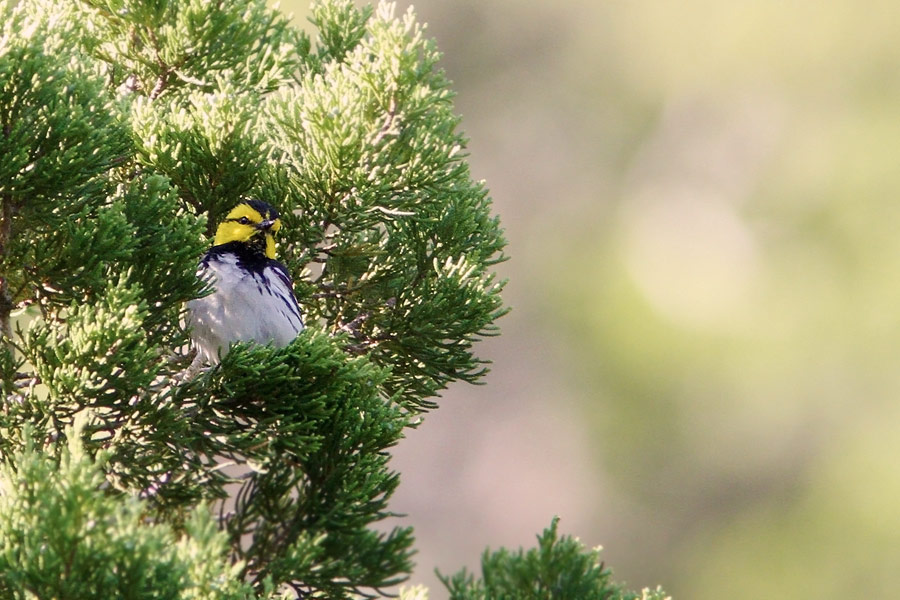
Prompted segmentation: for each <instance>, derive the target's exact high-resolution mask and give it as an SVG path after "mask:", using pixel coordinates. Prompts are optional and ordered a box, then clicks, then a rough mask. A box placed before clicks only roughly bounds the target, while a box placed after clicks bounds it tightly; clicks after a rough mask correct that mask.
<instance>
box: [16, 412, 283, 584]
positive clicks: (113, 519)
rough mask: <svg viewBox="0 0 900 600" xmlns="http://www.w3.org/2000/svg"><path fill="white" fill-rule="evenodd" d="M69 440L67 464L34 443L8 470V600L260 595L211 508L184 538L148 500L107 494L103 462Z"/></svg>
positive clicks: (195, 516) (195, 515)
mask: <svg viewBox="0 0 900 600" xmlns="http://www.w3.org/2000/svg"><path fill="white" fill-rule="evenodd" d="M82 420H84V419H82ZM69 438H70V440H72V441H70V442H69V444H68V447H64V448H62V450H61V452H60V457H59V459H58V460H57V459H54V458H51V456H50V455H48V454H45V453H44V452H43V450H44V449H42V448H40V447H39V446H37V445H35V444H34V442H32V441H31V439H30V438H26V444H25V446H24V448H23V449H22V450H21V451H18V452H16V453H14V454H12V455H7V456H6V457H5V460H4V463H3V465H2V467H0V491H2V493H0V595H2V597H3V598H10V599H23V600H24V599H26V598H84V599H88V598H123V599H151V598H171V599H176V598H177V599H184V600H189V599H190V600H213V599H216V600H225V599H229V600H230V599H234V600H237V599H240V598H252V597H256V596H254V595H253V593H252V588H251V587H250V586H249V585H248V584H246V583H244V582H243V581H242V580H241V578H240V563H238V564H235V565H228V564H227V563H226V562H225V561H224V557H225V555H226V553H227V551H228V544H227V538H226V536H225V535H224V534H223V533H222V532H220V531H218V530H217V528H216V526H215V523H214V521H213V520H212V518H211V516H210V514H209V512H208V511H207V510H205V508H204V507H202V506H201V507H199V508H198V509H197V510H195V511H193V512H192V515H191V517H190V518H189V519H188V520H187V521H186V523H185V527H184V529H183V530H182V531H176V530H175V529H173V528H172V527H171V526H169V525H167V524H165V523H156V524H151V523H147V522H146V521H145V507H144V506H143V505H142V503H141V502H139V501H138V500H136V499H135V498H132V497H128V496H125V497H119V496H117V495H114V494H111V493H109V492H108V491H104V489H103V488H104V487H105V478H104V475H103V471H102V470H101V468H99V467H100V465H99V464H95V463H94V461H93V460H92V459H91V458H90V456H89V455H88V454H87V453H85V452H84V450H83V448H82V447H81V444H80V443H79V442H78V441H77V440H78V436H72V435H71V431H70V432H69ZM98 460H99V461H102V460H103V458H102V456H101V457H99V459H98ZM264 593H265V595H266V596H267V597H274V595H272V593H271V589H268V590H265V591H264Z"/></svg>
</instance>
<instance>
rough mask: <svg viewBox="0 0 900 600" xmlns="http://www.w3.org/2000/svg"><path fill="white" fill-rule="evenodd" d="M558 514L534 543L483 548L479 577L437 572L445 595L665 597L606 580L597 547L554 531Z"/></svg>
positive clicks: (509, 599) (487, 598)
mask: <svg viewBox="0 0 900 600" xmlns="http://www.w3.org/2000/svg"><path fill="white" fill-rule="evenodd" d="M558 524H559V519H558V518H554V519H553V522H552V523H551V524H550V527H549V528H547V529H545V530H544V532H543V534H541V535H539V536H538V545H537V547H536V548H532V549H529V550H527V551H525V550H522V549H521V548H520V549H519V550H518V551H517V552H510V551H509V550H506V549H501V550H498V551H496V552H490V551H485V553H484V556H482V558H481V573H482V577H481V579H476V578H475V577H474V576H473V575H471V574H469V573H467V572H466V571H465V569H464V570H462V571H460V572H459V573H457V574H456V575H453V576H451V577H441V581H442V582H443V583H444V585H446V586H447V589H448V590H449V592H450V600H493V599H500V598H503V599H504V600H544V599H550V598H552V599H553V600H666V599H667V598H668V597H667V596H666V595H665V593H664V592H663V591H662V590H659V589H657V590H647V589H645V590H643V591H642V592H641V593H635V592H629V591H626V590H624V589H623V588H622V587H621V586H618V585H616V584H614V583H612V581H611V580H610V576H611V574H612V573H611V571H610V570H609V569H606V568H604V566H603V563H602V562H600V560H599V554H600V549H599V548H595V549H593V550H589V549H586V548H585V547H584V546H583V545H582V544H581V542H579V541H578V540H577V539H574V538H571V537H569V536H562V537H560V536H559V534H558V532H557V526H558Z"/></svg>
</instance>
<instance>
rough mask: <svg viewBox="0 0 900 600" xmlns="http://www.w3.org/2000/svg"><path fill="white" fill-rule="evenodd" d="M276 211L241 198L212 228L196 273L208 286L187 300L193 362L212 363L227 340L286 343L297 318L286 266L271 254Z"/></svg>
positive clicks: (295, 331) (292, 335)
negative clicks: (210, 241)
mask: <svg viewBox="0 0 900 600" xmlns="http://www.w3.org/2000/svg"><path fill="white" fill-rule="evenodd" d="M280 228H281V219H280V218H279V215H278V211H276V210H275V209H274V208H273V207H272V206H270V205H268V204H266V203H265V202H262V201H260V200H255V199H251V200H245V201H243V202H241V203H240V204H238V205H237V206H236V207H235V208H233V209H232V210H231V212H229V213H228V215H227V216H226V217H225V220H224V221H222V223H220V224H219V227H218V228H217V229H216V237H215V240H214V241H213V246H212V247H211V248H210V249H209V251H208V252H207V253H206V254H205V255H204V256H203V258H202V259H201V260H200V266H199V268H198V270H197V275H198V277H200V278H201V279H203V280H204V281H206V282H208V283H209V284H210V285H211V286H212V288H213V292H212V293H211V294H209V295H207V296H204V297H203V298H197V299H195V300H191V301H190V302H188V304H187V308H188V316H187V324H188V326H189V327H190V328H191V341H192V343H193V345H194V347H195V348H196V349H197V356H196V358H195V359H194V363H195V365H197V364H200V363H208V364H217V363H218V362H219V359H220V357H221V356H224V354H225V353H227V352H228V348H229V345H230V344H231V343H232V342H257V343H259V344H273V345H275V346H278V347H283V346H287V345H288V344H289V343H290V342H291V341H292V340H293V339H294V338H295V337H297V334H298V333H300V331H301V330H302V329H303V318H302V315H301V312H300V306H299V305H298V304H297V298H296V297H295V296H294V288H293V283H292V281H291V277H290V275H289V274H288V272H287V269H286V268H285V267H284V265H283V264H281V263H280V262H278V261H277V260H275V234H276V233H277V232H278V230H279V229H280Z"/></svg>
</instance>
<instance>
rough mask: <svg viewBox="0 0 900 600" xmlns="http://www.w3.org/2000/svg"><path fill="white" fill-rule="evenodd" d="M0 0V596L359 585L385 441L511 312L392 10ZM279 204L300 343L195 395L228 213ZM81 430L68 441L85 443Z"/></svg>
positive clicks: (376, 557)
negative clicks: (193, 311) (209, 253)
mask: <svg viewBox="0 0 900 600" xmlns="http://www.w3.org/2000/svg"><path fill="white" fill-rule="evenodd" d="M310 20H311V22H312V24H313V26H314V27H315V30H316V32H317V33H316V34H315V39H311V38H310V36H309V35H308V34H306V33H304V32H302V31H300V30H298V29H296V28H294V27H293V26H292V25H291V24H290V23H289V22H288V20H287V19H286V18H285V17H284V16H282V15H281V14H280V13H278V12H277V11H275V10H272V9H269V8H268V7H267V6H266V4H265V2H263V1H262V0H230V1H220V2H209V1H205V0H155V1H149V0H79V1H77V2H72V3H60V2H55V1H53V0H19V1H17V2H16V1H10V0H0V327H2V334H0V335H2V340H3V343H2V348H0V371H2V385H3V394H4V399H3V401H2V405H0V455H2V462H3V465H4V467H3V469H4V470H3V473H2V475H0V508H2V511H0V512H2V514H0V548H2V552H0V595H2V596H3V597H11V598H31V597H67V598H92V597H112V596H113V595H115V597H122V598H210V599H212V598H250V597H254V598H263V597H274V596H276V595H278V594H280V593H283V592H286V593H289V594H295V595H296V594H299V595H301V596H304V597H312V596H315V597H327V598H346V597H352V596H358V595H368V596H373V595H378V594H380V593H381V590H382V589H384V588H386V587H388V586H392V585H394V584H396V583H398V582H401V581H403V580H404V578H405V577H406V575H407V574H408V573H409V571H410V569H411V555H412V552H413V548H412V543H413V538H412V531H411V529H410V528H408V527H403V526H399V525H396V526H394V527H393V529H391V530H390V531H388V532H387V533H385V532H384V529H383V528H382V529H376V528H375V526H374V525H375V524H376V523H378V522H380V521H384V520H385V519H388V518H389V517H392V516H393V515H392V514H391V512H390V508H389V505H388V501H389V499H390V497H391V494H392V493H393V491H394V489H395V488H396V486H397V485H398V476H397V474H396V473H395V472H393V471H391V469H390V468H389V466H388V459H389V449H390V448H391V447H392V446H393V445H394V444H396V443H397V441H398V440H399V439H400V438H401V437H402V435H403V432H404V429H405V428H407V427H412V426H415V423H416V422H417V418H418V415H420V414H421V413H422V412H425V411H428V410H431V409H433V408H435V407H436V404H435V399H436V398H437V397H438V395H439V394H440V392H441V391H442V390H443V389H445V388H446V386H447V385H449V384H450V383H452V382H454V381H470V382H474V381H477V380H478V379H479V378H480V377H481V376H482V375H483V374H484V372H485V366H486V365H485V361H484V360H483V359H482V358H480V357H479V356H478V355H477V354H476V353H475V348H474V344H475V343H476V342H477V341H478V340H479V339H481V338H483V337H485V336H490V335H494V334H496V333H497V329H496V324H495V323H496V321H497V319H498V318H499V317H501V316H502V315H503V314H504V312H505V310H506V309H505V307H504V305H503V303H502V301H501V298H500V292H501V289H502V287H503V285H502V282H500V281H498V280H497V279H496V276H495V273H494V270H493V268H494V266H495V265H496V264H497V263H498V262H499V261H501V260H503V259H504V254H503V249H504V245H505V241H504V238H503V234H502V231H501V229H500V225H499V222H498V220H497V218H496V217H495V216H493V215H492V214H491V211H490V199H489V197H488V194H487V190H486V189H485V187H484V185H483V184H482V183H480V182H476V181H473V180H472V178H471V175H470V173H469V170H468V166H467V163H466V161H465V146H466V140H465V138H464V137H463V136H462V134H461V133H460V131H459V128H458V125H459V122H458V118H457V117H456V116H455V114H454V112H453V105H452V92H451V90H450V86H449V82H448V81H447V79H446V77H445V75H444V73H443V72H442V71H441V70H440V68H439V66H438V64H437V62H438V58H439V55H438V52H437V50H436V48H435V46H434V44H433V42H432V41H431V40H429V39H428V38H426V37H425V36H424V35H423V31H422V28H421V26H419V25H418V24H417V23H416V21H415V19H414V17H413V15H412V13H411V12H407V13H406V14H404V15H401V16H399V17H398V16H395V11H394V7H393V6H392V5H389V4H381V5H379V6H378V7H377V8H372V7H367V8H356V7H355V6H354V4H353V3H352V2H350V1H349V0H322V1H320V2H316V3H314V4H313V7H312V9H311V19H310ZM246 197H256V198H259V199H261V200H264V201H266V202H268V203H270V204H272V205H274V206H276V207H278V209H279V210H280V212H281V213H282V219H283V221H284V223H285V227H284V228H283V229H282V232H281V234H280V246H279V255H280V258H281V260H283V262H284V263H285V264H286V265H287V266H288V269H289V270H290V272H291V273H292V274H293V275H294V279H295V282H296V283H295V287H296V291H297V296H298V298H299V300H300V303H301V306H302V307H303V310H304V312H305V315H306V321H307V328H306V329H305V330H304V331H303V333H302V334H301V335H300V336H299V337H298V338H297V339H296V340H295V341H294V342H293V343H292V344H291V345H290V346H288V347H287V348H283V349H275V348H272V347H268V346H254V345H248V344H244V345H241V344H238V345H236V346H234V347H233V348H232V349H231V351H230V352H229V353H228V354H227V355H226V356H225V357H224V358H223V360H222V362H221V363H220V364H219V365H218V366H216V367H214V368H210V369H208V370H206V371H205V372H203V373H201V374H199V375H198V376H196V377H193V378H188V377H185V369H186V367H187V365H188V364H189V362H190V350H189V347H188V344H187V340H188V333H187V332H186V331H185V328H184V326H183V313H184V306H185V302H187V301H188V300H190V299H192V298H196V297H198V296H201V295H203V294H205V293H208V292H209V290H208V289H206V287H205V284H204V283H203V282H201V281H199V280H198V278H197V277H196V275H195V269H196V263H197V259H198V258H199V257H200V256H201V255H202V253H203V252H204V250H205V249H206V247H207V246H208V243H209V242H208V238H209V235H210V234H211V233H212V231H213V230H214V228H215V225H216V224H217V223H218V221H219V220H220V219H221V217H222V215H223V214H224V213H225V212H226V211H227V210H228V209H229V208H231V207H232V206H233V205H234V204H236V203H237V201H238V200H239V199H241V198H246ZM76 424H77V426H76Z"/></svg>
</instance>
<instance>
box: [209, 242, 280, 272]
mask: <svg viewBox="0 0 900 600" xmlns="http://www.w3.org/2000/svg"><path fill="white" fill-rule="evenodd" d="M223 254H234V255H235V256H236V257H237V260H238V264H240V265H241V266H243V267H245V268H246V269H248V270H249V271H253V272H261V271H262V270H263V269H264V268H265V267H266V265H268V264H269V263H270V262H272V261H271V259H270V258H269V257H268V256H266V238H265V236H253V237H252V238H251V239H250V241H249V242H228V243H227V244H219V245H218V246H213V247H212V248H210V249H209V251H208V252H207V253H206V256H205V257H204V261H208V260H209V259H211V258H216V257H219V256H222V255H223Z"/></svg>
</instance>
